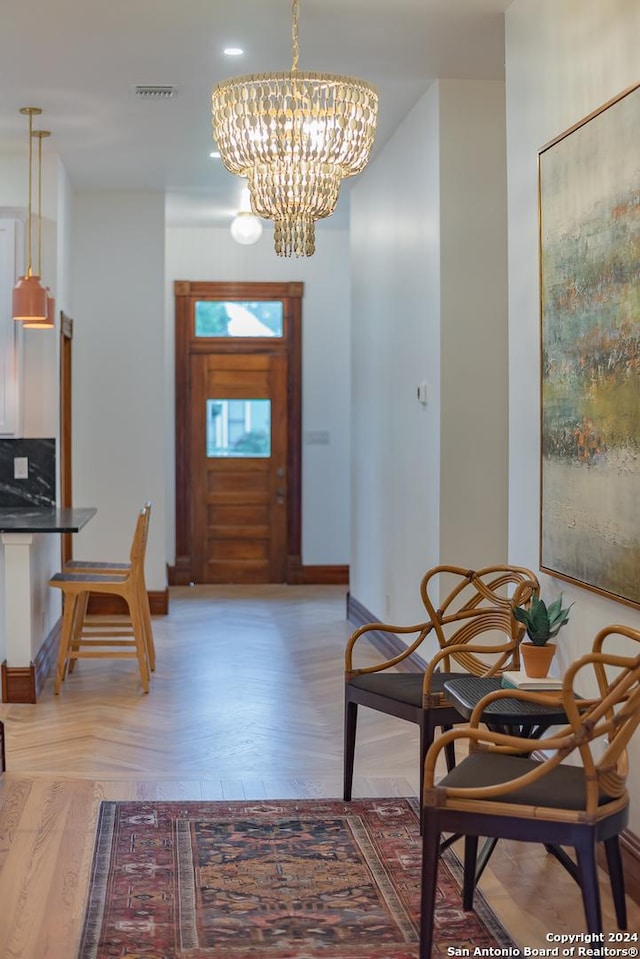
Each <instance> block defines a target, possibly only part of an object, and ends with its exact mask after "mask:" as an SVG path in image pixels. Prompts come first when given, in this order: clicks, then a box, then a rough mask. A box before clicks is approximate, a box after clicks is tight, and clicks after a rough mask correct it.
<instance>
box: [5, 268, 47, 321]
mask: <svg viewBox="0 0 640 959" xmlns="http://www.w3.org/2000/svg"><path fill="white" fill-rule="evenodd" d="M11 314H12V316H13V318H14V320H18V321H20V322H22V323H32V322H33V323H35V322H42V323H43V322H45V321H46V319H47V291H46V289H45V288H44V287H43V286H42V284H41V283H40V277H39V276H36V275H35V274H32V273H27V275H26V276H21V277H20V279H19V280H18V282H17V283H16V285H15V286H14V288H13V295H12V306H11Z"/></svg>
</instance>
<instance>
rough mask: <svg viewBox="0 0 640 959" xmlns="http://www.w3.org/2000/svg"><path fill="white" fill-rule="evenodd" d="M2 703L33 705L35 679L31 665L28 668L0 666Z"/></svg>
mask: <svg viewBox="0 0 640 959" xmlns="http://www.w3.org/2000/svg"><path fill="white" fill-rule="evenodd" d="M2 702H3V703H35V702H36V678H35V667H34V665H33V663H31V665H30V666H7V662H6V660H5V661H4V662H3V664H2Z"/></svg>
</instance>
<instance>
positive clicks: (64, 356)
mask: <svg viewBox="0 0 640 959" xmlns="http://www.w3.org/2000/svg"><path fill="white" fill-rule="evenodd" d="M72 344H73V320H72V319H71V317H70V316H67V314H66V313H64V312H63V311H62V310H61V311H60V505H61V506H73V479H72V459H73V421H72V382H73V380H72V366H73V356H72ZM60 553H61V563H62V568H63V569H64V565H65V563H68V562H69V561H70V560H71V559H72V557H73V536H72V534H71V533H63V534H62V536H61V537H60Z"/></svg>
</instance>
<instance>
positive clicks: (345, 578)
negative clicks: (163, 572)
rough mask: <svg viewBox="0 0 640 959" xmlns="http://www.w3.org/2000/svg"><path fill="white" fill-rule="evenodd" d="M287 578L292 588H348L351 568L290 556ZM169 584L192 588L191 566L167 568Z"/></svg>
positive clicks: (178, 564)
mask: <svg viewBox="0 0 640 959" xmlns="http://www.w3.org/2000/svg"><path fill="white" fill-rule="evenodd" d="M286 576H287V583H289V584H290V585H291V586H347V585H348V584H349V567H348V566H303V565H302V563H301V562H300V557H299V556H289V557H288V559H287V572H286ZM167 582H168V583H169V585H170V586H190V585H191V582H192V576H191V567H190V565H183V564H181V563H180V562H176V565H175V566H167Z"/></svg>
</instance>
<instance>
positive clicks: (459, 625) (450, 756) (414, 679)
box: [343, 566, 539, 801]
mask: <svg viewBox="0 0 640 959" xmlns="http://www.w3.org/2000/svg"><path fill="white" fill-rule="evenodd" d="M534 592H536V593H537V592H539V584H538V580H537V579H536V577H535V575H534V574H533V573H532V572H531V570H529V569H525V568H524V567H520V566H487V567H484V568H483V569H479V570H469V569H463V568H461V567H457V566H435V567H434V568H433V569H431V570H429V571H428V572H427V573H425V575H424V576H423V578H422V582H421V584H420V595H421V597H422V601H423V603H424V605H425V608H426V610H427V613H428V617H429V618H428V620H427V621H426V622H423V623H418V624H417V625H415V626H391V625H388V624H386V623H368V624H367V625H365V626H361V627H360V628H359V629H357V630H356V631H355V632H354V633H353V634H352V636H351V638H350V639H349V642H348V644H347V648H346V653H345V718H344V780H343V794H344V799H345V800H346V801H348V800H350V799H351V792H352V782H353V767H354V754H355V745H356V727H357V719H358V706H368V707H370V708H371V709H376V710H378V711H380V712H383V713H386V714H388V715H390V716H396V717H397V718H399V719H405V720H408V721H409V722H412V723H416V724H417V725H418V726H419V728H420V780H421V782H422V770H423V768H424V760H425V756H426V753H427V750H428V748H429V746H430V745H431V743H432V742H433V740H434V736H435V731H436V729H438V728H441V729H445V730H446V729H450V728H451V727H452V726H453V725H454V724H456V723H462V722H466V720H465V719H464V717H463V716H461V715H460V713H459V712H458V710H457V709H456V708H455V706H453V705H452V703H450V702H449V701H448V700H447V698H446V694H445V691H444V683H445V681H446V680H447V679H450V678H451V676H452V671H454V672H455V675H456V676H459V675H461V674H462V675H464V673H467V674H472V675H476V676H484V675H487V676H493V675H496V674H499V673H501V672H502V671H503V670H505V669H517V668H518V666H519V658H518V646H519V642H520V639H521V638H522V635H523V632H524V627H522V626H521V625H520V624H519V623H517V622H516V620H515V618H514V616H513V613H512V609H513V605H514V604H515V603H519V604H522V603H526V602H528V601H529V599H530V598H531V596H532V595H533V593H534ZM442 597H444V598H442ZM371 633H374V634H378V636H380V634H382V635H383V636H385V635H386V636H389V635H392V636H396V637H397V636H399V637H401V641H406V640H404V637H410V636H411V635H413V636H414V638H413V639H412V640H411V641H410V643H409V645H407V646H406V648H405V649H403V650H402V652H401V653H399V654H398V655H396V656H394V657H393V658H391V659H387V660H385V661H384V662H381V663H378V664H376V665H374V666H364V667H362V668H356V667H355V666H354V659H355V649H354V648H355V646H356V644H357V643H358V642H359V641H360V640H362V639H367V638H369V634H371ZM427 640H430V641H431V647H432V648H431V650H430V651H429V645H430V644H429V642H427ZM362 645H365V644H364V643H363V644H362ZM433 647H435V651H434V649H433ZM418 650H420V653H421V654H422V653H423V650H427V654H426V658H427V662H424V659H421V660H420V664H419V666H416V665H415V661H416V659H417V655H416V654H417V652H418ZM407 669H409V670H411V671H406V670H407ZM402 670H404V671H402ZM447 765H448V767H449V768H452V767H453V766H454V765H455V755H454V749H453V744H451V746H450V747H449V749H448V751H447Z"/></svg>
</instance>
